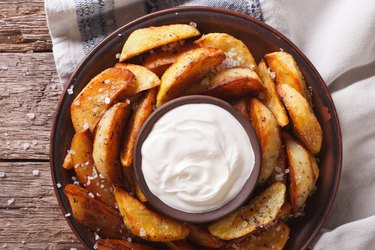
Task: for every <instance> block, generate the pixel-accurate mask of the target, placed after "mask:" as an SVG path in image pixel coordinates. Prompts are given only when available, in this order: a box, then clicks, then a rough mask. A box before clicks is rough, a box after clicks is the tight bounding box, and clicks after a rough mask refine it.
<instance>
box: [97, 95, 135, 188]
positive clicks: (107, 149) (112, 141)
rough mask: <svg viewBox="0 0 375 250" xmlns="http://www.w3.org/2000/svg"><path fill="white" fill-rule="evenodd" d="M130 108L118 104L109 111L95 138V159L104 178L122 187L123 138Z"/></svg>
mask: <svg viewBox="0 0 375 250" xmlns="http://www.w3.org/2000/svg"><path fill="white" fill-rule="evenodd" d="M129 113H130V106H129V105H128V104H127V103H122V102H120V103H117V104H115V105H113V106H112V107H111V108H110V109H109V110H107V111H106V112H105V113H104V115H103V117H102V119H101V120H100V122H99V124H98V127H97V129H96V134H95V138H94V149H93V158H94V162H95V165H96V168H97V169H98V171H99V173H101V174H102V175H103V176H104V178H106V179H107V180H108V181H109V182H110V183H114V184H117V185H120V186H121V185H122V179H121V177H122V170H121V165H120V162H119V156H120V147H121V138H122V136H123V132H124V129H125V126H126V121H127V119H128V117H129Z"/></svg>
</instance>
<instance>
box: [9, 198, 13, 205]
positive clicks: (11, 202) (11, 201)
mask: <svg viewBox="0 0 375 250" xmlns="http://www.w3.org/2000/svg"><path fill="white" fill-rule="evenodd" d="M7 202H8V206H9V205H12V204H13V203H14V198H10V199H9V200H8V201H7Z"/></svg>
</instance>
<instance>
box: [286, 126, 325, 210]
mask: <svg viewBox="0 0 375 250" xmlns="http://www.w3.org/2000/svg"><path fill="white" fill-rule="evenodd" d="M283 140H284V143H285V145H286V151H287V155H288V166H289V171H290V172H289V181H290V186H289V196H290V205H291V207H292V213H293V214H294V213H296V212H298V211H299V209H300V208H302V207H303V205H304V204H305V202H306V200H307V198H308V197H309V195H310V193H311V192H312V191H313V190H314V188H315V182H316V180H317V178H318V176H316V175H315V172H316V171H318V169H315V168H316V167H317V163H316V160H315V158H314V156H313V155H312V154H311V153H310V152H309V151H308V150H307V149H306V148H305V147H304V146H303V145H302V144H300V143H299V142H298V141H297V140H295V139H294V138H292V137H291V136H290V135H288V134H286V133H283Z"/></svg>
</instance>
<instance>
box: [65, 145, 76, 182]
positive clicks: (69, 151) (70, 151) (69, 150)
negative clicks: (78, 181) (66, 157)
mask: <svg viewBox="0 0 375 250" xmlns="http://www.w3.org/2000/svg"><path fill="white" fill-rule="evenodd" d="M66 152H67V153H68V154H70V155H74V154H75V153H76V152H74V150H71V149H68V150H67V151H66ZM73 177H74V176H73ZM73 177H72V179H73Z"/></svg>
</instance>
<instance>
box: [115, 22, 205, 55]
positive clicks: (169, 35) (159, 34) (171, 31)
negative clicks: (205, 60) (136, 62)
mask: <svg viewBox="0 0 375 250" xmlns="http://www.w3.org/2000/svg"><path fill="white" fill-rule="evenodd" d="M199 35H200V32H199V30H197V29H196V28H194V27H193V26H191V25H188V24H171V25H164V26H158V27H148V28H143V29H137V30H135V31H133V32H132V33H131V34H130V36H129V37H128V39H127V40H126V42H125V44H124V47H123V48H122V51H121V55H120V62H123V61H125V60H127V59H129V58H132V57H134V56H137V55H139V54H142V53H143V52H146V51H148V50H151V49H154V48H157V47H160V46H163V45H166V44H168V43H172V42H176V41H179V40H182V39H187V38H191V37H195V36H199Z"/></svg>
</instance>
